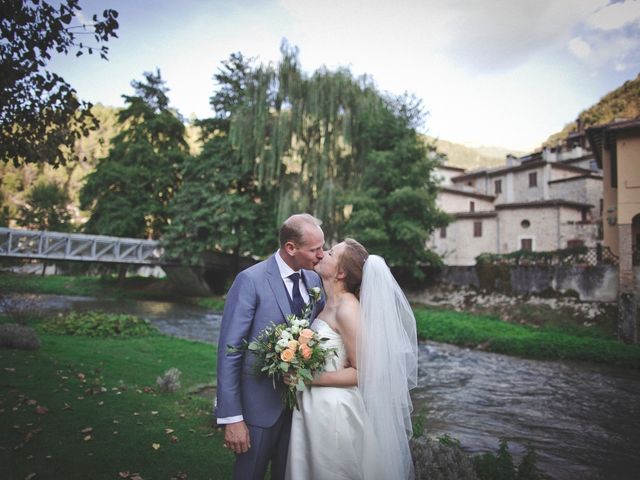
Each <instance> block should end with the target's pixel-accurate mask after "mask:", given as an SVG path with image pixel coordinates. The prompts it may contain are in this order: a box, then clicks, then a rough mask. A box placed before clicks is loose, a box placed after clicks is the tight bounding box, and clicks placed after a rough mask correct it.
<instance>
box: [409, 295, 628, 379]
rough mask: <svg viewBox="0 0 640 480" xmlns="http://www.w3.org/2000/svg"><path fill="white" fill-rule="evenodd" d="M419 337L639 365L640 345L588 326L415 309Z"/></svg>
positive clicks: (495, 349)
mask: <svg viewBox="0 0 640 480" xmlns="http://www.w3.org/2000/svg"><path fill="white" fill-rule="evenodd" d="M415 316H416V321H417V325H418V336H419V337H420V338H421V339H423V340H433V341H436V342H444V343H452V344H455V345H461V346H467V347H472V348H473V347H481V348H482V349H484V350H487V351H491V352H496V353H504V354H508V355H515V356H521V357H527V358H536V359H544V360H553V359H565V360H583V361H592V362H601V363H609V364H614V365H622V366H628V367H633V368H640V345H626V344H623V343H621V342H619V341H617V340H615V339H610V338H603V336H602V333H601V332H600V331H598V330H593V332H592V333H590V332H591V331H590V330H589V329H587V328H586V327H583V328H579V327H577V326H574V327H572V328H571V329H569V328H566V327H563V328H558V327H557V326H556V325H553V324H552V325H549V326H542V327H535V326H531V325H516V324H511V323H507V322H504V321H502V320H500V319H498V318H495V317H491V316H482V315H472V314H467V313H461V312H452V311H447V310H437V309H427V308H418V309H415Z"/></svg>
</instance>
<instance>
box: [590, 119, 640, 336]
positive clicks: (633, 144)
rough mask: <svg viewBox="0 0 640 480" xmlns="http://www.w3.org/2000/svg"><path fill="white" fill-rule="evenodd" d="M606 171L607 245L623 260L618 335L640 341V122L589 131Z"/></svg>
mask: <svg viewBox="0 0 640 480" xmlns="http://www.w3.org/2000/svg"><path fill="white" fill-rule="evenodd" d="M587 134H588V136H589V141H590V143H591V144H592V145H593V151H594V154H595V158H596V161H597V163H598V166H599V167H600V168H602V172H603V178H604V182H603V187H604V192H603V212H604V214H603V216H604V219H603V220H604V222H603V230H604V232H603V233H604V235H603V237H604V238H603V243H604V245H606V246H608V247H609V248H611V250H612V251H613V252H614V253H615V254H616V255H618V257H619V272H618V312H619V322H618V333H619V336H620V338H622V339H623V340H624V341H626V342H632V343H637V342H638V291H639V285H638V283H639V282H638V278H637V277H638V275H637V273H636V272H638V270H639V269H637V268H636V269H635V271H634V265H638V264H640V256H639V255H638V247H639V246H640V119H635V120H627V121H620V122H613V123H610V124H607V125H601V126H598V127H593V128H590V129H588V130H587Z"/></svg>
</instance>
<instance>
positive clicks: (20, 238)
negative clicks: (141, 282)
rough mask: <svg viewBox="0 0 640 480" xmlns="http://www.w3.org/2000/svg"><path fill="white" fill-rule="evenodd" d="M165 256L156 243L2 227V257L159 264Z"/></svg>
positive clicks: (0, 255)
mask: <svg viewBox="0 0 640 480" xmlns="http://www.w3.org/2000/svg"><path fill="white" fill-rule="evenodd" d="M162 253H163V252H162V249H161V248H160V244H159V242H157V241H155V240H142V239H137V238H120V237H106V236H102V235H84V234H78V233H61V232H48V231H34V230H18V229H13V228H1V227H0V257H12V258H37V259H43V260H76V261H78V260H79V261H85V262H110V263H131V264H137V265H155V264H160V263H162V262H161V261H160V258H161V256H162Z"/></svg>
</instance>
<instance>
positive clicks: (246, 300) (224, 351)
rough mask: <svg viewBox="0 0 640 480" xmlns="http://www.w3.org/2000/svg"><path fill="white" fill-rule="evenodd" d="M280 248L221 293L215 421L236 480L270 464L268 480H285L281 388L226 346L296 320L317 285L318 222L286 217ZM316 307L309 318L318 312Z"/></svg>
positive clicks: (286, 421)
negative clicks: (221, 431) (232, 461)
mask: <svg viewBox="0 0 640 480" xmlns="http://www.w3.org/2000/svg"><path fill="white" fill-rule="evenodd" d="M279 237H280V248H279V249H278V251H277V252H276V253H275V254H273V255H272V256H271V257H269V258H268V259H267V260H265V261H263V262H260V263H258V264H256V265H254V266H252V267H250V268H248V269H246V270H244V271H242V272H240V273H239V274H238V276H237V277H236V279H235V281H234V282H233V285H232V286H231V289H230V290H229V292H228V294H227V298H226V301H225V306H224V313H223V315H222V325H221V327H220V340H219V342H218V390H217V399H216V408H215V415H216V418H217V422H218V424H219V425H224V426H225V428H224V441H225V447H228V448H230V449H231V450H232V451H233V452H234V453H235V454H236V463H235V468H234V478H235V479H236V480H241V479H242V480H245V479H262V478H264V476H265V474H266V471H267V466H268V464H269V462H271V478H272V479H273V480H281V479H284V474H285V470H286V463H287V450H288V445H289V431H290V428H291V412H289V411H286V410H284V408H283V403H282V399H281V396H282V392H283V388H284V386H283V385H282V384H280V385H278V384H276V385H275V386H274V384H273V381H272V379H271V378H269V377H268V376H266V375H257V374H256V372H255V370H254V367H253V363H254V360H255V359H254V358H252V355H251V354H250V353H249V352H246V353H238V352H235V353H230V352H228V348H227V346H229V345H231V346H234V347H237V346H240V345H241V344H242V341H243V340H247V341H251V340H253V339H254V338H255V337H256V336H257V335H258V334H260V332H262V331H263V330H264V329H265V328H267V327H268V326H270V325H271V324H272V323H274V324H278V323H282V322H285V321H286V320H285V317H286V316H287V315H288V314H290V313H295V314H299V313H300V307H301V306H302V305H303V304H304V303H307V302H308V301H309V294H308V289H309V288H312V287H320V286H321V283H320V277H319V276H318V275H317V274H316V273H315V272H314V271H313V270H312V269H313V267H314V265H315V264H317V263H318V262H319V261H320V260H321V259H322V257H323V251H322V248H323V245H324V233H323V232H322V229H321V228H320V221H319V220H318V219H316V218H314V217H312V216H311V215H308V214H297V215H293V216H291V217H289V218H288V219H287V220H285V222H284V223H283V224H282V226H281V227H280V232H279ZM323 304H324V301H321V302H320V303H319V304H317V305H315V307H314V310H313V312H312V314H311V319H313V318H314V317H315V315H316V314H317V313H318V312H319V311H320V310H322V306H323Z"/></svg>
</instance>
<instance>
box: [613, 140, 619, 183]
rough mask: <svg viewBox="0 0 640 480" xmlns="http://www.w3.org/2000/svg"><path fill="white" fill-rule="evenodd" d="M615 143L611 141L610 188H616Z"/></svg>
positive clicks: (616, 150) (616, 154) (616, 151)
mask: <svg viewBox="0 0 640 480" xmlns="http://www.w3.org/2000/svg"><path fill="white" fill-rule="evenodd" d="M616 146H617V144H616V141H615V140H613V145H612V148H611V188H618V149H617V148H616Z"/></svg>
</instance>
